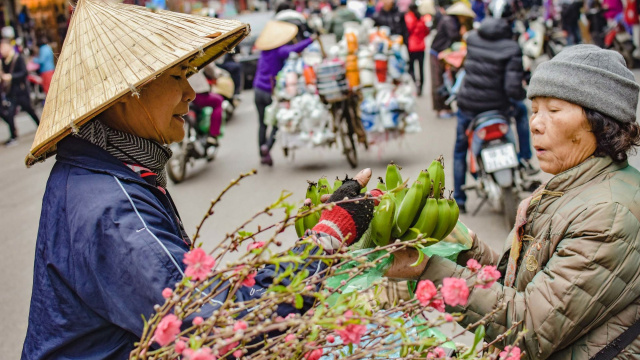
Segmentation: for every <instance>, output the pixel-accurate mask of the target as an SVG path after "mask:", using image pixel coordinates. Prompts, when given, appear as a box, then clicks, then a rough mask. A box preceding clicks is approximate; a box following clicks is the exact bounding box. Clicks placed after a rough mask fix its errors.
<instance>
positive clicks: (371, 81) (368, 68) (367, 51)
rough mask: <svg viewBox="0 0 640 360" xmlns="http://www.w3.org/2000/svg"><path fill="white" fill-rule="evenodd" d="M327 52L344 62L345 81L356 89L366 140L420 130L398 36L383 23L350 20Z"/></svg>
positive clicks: (381, 139)
mask: <svg viewBox="0 0 640 360" xmlns="http://www.w3.org/2000/svg"><path fill="white" fill-rule="evenodd" d="M365 34H366V35H365ZM329 52H330V54H331V55H332V56H333V57H335V58H337V59H339V60H341V61H344V62H345V64H346V78H347V80H348V84H349V86H350V87H351V88H354V89H358V90H359V92H360V95H361V100H362V101H361V103H360V118H361V120H362V125H363V127H364V129H365V131H366V132H367V137H368V139H369V142H370V143H377V142H380V141H384V140H388V139H389V138H392V137H396V136H398V135H401V134H404V133H415V132H420V131H421V128H420V123H419V117H418V114H417V113H416V108H415V106H416V104H415V90H414V89H415V85H414V84H413V80H412V79H411V76H410V75H409V74H408V73H407V62H408V52H407V47H406V46H405V45H404V44H403V40H402V36H399V35H394V36H390V31H389V28H388V27H385V26H383V27H379V28H373V27H370V26H367V25H366V22H365V24H364V25H357V24H354V25H352V26H348V27H347V28H346V30H345V34H344V37H343V39H341V40H340V41H339V42H338V44H336V45H335V46H334V47H332V48H331V49H330V51H329Z"/></svg>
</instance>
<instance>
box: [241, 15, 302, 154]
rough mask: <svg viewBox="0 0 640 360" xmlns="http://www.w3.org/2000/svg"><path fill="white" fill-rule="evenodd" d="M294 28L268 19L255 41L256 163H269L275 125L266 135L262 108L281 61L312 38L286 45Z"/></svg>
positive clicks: (281, 63) (294, 35)
mask: <svg viewBox="0 0 640 360" xmlns="http://www.w3.org/2000/svg"><path fill="white" fill-rule="evenodd" d="M297 33H298V28H297V27H296V26H295V25H293V24H290V23H287V22H284V21H276V20H273V21H269V22H268V23H267V25H266V26H265V28H264V30H263V31H262V33H260V36H259V37H258V39H257V40H256V44H255V46H256V48H257V49H259V50H261V51H262V52H261V53H260V59H258V67H257V69H256V75H255V78H254V79H253V90H254V93H255V103H256V109H257V110H258V121H259V124H258V125H259V128H258V146H259V150H260V162H261V163H262V164H265V165H269V166H271V165H273V160H272V159H271V154H270V151H271V147H273V144H274V142H275V141H276V133H277V131H278V128H277V127H275V126H273V127H272V128H271V133H270V134H269V135H267V125H265V123H264V110H265V108H266V107H267V106H269V105H270V104H271V93H272V92H273V86H274V84H275V79H276V75H278V72H280V70H282V67H283V66H284V62H285V60H287V58H288V57H289V54H290V53H292V52H301V51H302V50H304V49H305V48H306V47H307V46H309V45H311V43H312V42H313V37H311V38H308V39H305V40H302V41H300V42H298V43H296V44H289V42H290V41H291V40H293V39H294V38H295V37H296V34H297Z"/></svg>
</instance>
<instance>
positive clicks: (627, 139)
mask: <svg viewBox="0 0 640 360" xmlns="http://www.w3.org/2000/svg"><path fill="white" fill-rule="evenodd" d="M584 113H585V115H586V116H587V121H589V125H590V126H591V132H592V133H593V134H594V135H595V136H596V143H597V147H596V152H595V153H594V155H595V156H609V157H611V158H612V159H613V161H616V162H622V161H625V160H627V158H628V156H629V154H630V153H633V154H635V152H636V149H635V147H636V146H640V126H639V125H638V123H637V122H635V121H634V122H624V123H623V122H619V121H616V120H613V119H612V118H610V117H608V116H606V115H603V114H601V113H599V112H597V111H595V110H591V109H587V108H584Z"/></svg>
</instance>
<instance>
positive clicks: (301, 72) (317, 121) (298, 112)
mask: <svg viewBox="0 0 640 360" xmlns="http://www.w3.org/2000/svg"><path fill="white" fill-rule="evenodd" d="M329 90H331V89H329ZM273 97H274V101H273V103H272V104H271V105H269V106H268V107H267V108H266V110H265V120H264V121H265V123H266V124H267V125H275V126H278V128H279V132H278V137H279V138H278V142H279V143H281V144H282V146H283V147H284V148H286V149H295V148H301V147H314V146H320V145H328V144H332V143H333V142H335V138H336V137H335V134H334V133H333V131H332V129H331V126H330V123H331V118H330V115H329V112H328V110H327V108H326V106H325V104H324V103H323V102H322V101H321V99H320V95H318V91H317V90H316V86H315V75H314V72H313V69H312V68H311V67H310V66H309V65H306V64H305V62H304V60H303V59H302V58H301V57H299V56H298V54H296V53H291V54H290V55H289V58H288V59H287V61H286V62H285V65H284V67H283V68H282V70H281V71H280V72H279V73H278V76H277V77H276V84H275V89H274V95H273Z"/></svg>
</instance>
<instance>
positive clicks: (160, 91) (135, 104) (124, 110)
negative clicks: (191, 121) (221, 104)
mask: <svg viewBox="0 0 640 360" xmlns="http://www.w3.org/2000/svg"><path fill="white" fill-rule="evenodd" d="M187 66H188V62H187V61H185V62H184V63H182V64H180V65H178V66H175V67H173V68H171V69H169V70H167V71H165V72H164V73H163V74H162V75H161V76H160V77H158V78H157V79H155V80H154V81H152V82H151V83H149V84H148V85H146V86H145V87H143V88H142V89H141V90H140V98H136V97H135V96H128V97H126V98H125V99H124V101H123V102H122V103H120V104H117V105H116V106H114V107H112V108H111V109H108V111H107V112H105V115H107V118H108V122H107V124H108V125H110V126H112V127H114V128H116V129H118V130H121V131H125V132H128V133H131V134H134V135H137V136H140V137H142V138H145V139H151V140H155V141H157V142H159V143H165V144H170V143H173V142H177V141H181V140H182V139H183V138H184V118H183V117H182V116H183V115H185V114H187V113H188V112H189V102H191V101H193V99H194V98H195V96H196V94H195V92H194V91H193V89H192V88H191V86H190V85H189V82H188V81H187V77H186V74H187V69H188V67H187Z"/></svg>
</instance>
